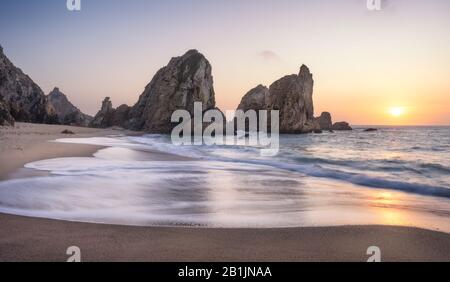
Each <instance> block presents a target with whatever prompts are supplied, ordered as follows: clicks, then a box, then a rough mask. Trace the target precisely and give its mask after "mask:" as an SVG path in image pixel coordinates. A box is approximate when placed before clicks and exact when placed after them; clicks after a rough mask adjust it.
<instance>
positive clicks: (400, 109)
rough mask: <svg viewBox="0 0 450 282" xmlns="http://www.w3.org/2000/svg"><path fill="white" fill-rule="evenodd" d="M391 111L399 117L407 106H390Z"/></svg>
mask: <svg viewBox="0 0 450 282" xmlns="http://www.w3.org/2000/svg"><path fill="white" fill-rule="evenodd" d="M389 113H390V114H391V115H392V116H394V117H399V116H401V115H403V114H404V113H405V107H390V108H389Z"/></svg>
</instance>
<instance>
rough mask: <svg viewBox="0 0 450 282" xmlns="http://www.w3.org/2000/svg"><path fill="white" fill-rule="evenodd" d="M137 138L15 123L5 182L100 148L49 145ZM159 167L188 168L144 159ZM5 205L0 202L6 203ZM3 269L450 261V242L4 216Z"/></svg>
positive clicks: (400, 234)
mask: <svg viewBox="0 0 450 282" xmlns="http://www.w3.org/2000/svg"><path fill="white" fill-rule="evenodd" d="M64 129H70V130H72V131H73V132H74V133H75V135H70V136H69V137H71V138H72V137H73V138H77V137H92V136H107V135H111V134H137V133H132V132H126V131H121V130H111V129H107V130H100V129H88V128H77V127H68V126H59V125H58V126H54V125H36V124H25V123H17V124H16V127H14V128H7V127H3V128H0V179H2V180H4V179H7V178H11V177H17V176H18V174H17V171H20V169H22V168H23V165H24V164H26V163H28V162H31V161H36V160H41V159H49V158H58V157H75V156H80V157H81V156H90V155H92V154H93V153H95V152H96V151H97V150H99V149H100V148H101V147H99V146H92V145H76V144H64V143H53V142H49V141H52V140H55V139H57V138H64V137H68V136H67V135H64V134H61V131H62V130H64ZM146 153H147V154H149V156H150V157H151V158H154V159H155V160H167V161H171V160H182V159H180V158H179V157H176V156H172V155H169V154H166V153H159V152H146ZM0 200H1V199H0ZM0 225H1V228H0V261H65V260H66V259H67V255H66V254H65V253H66V249H67V248H68V247H69V246H78V247H80V248H81V251H82V260H83V261H361V262H362V261H366V260H367V258H368V255H366V250H367V248H368V247H369V246H378V247H379V248H380V249H381V252H382V260H383V261H450V234H447V233H441V232H436V231H429V230H423V229H417V228H408V227H394V226H342V227H308V228H272V229H214V228H183V227H176V228H172V227H171V228H168V227H134V226H118V225H104V224H88V223H76V222H67V221H58V220H48V219H39V218H29V217H22V216H14V215H5V214H1V215H0Z"/></svg>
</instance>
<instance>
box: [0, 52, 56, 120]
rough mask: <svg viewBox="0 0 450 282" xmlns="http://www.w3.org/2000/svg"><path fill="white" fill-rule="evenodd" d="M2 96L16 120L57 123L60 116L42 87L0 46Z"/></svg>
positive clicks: (0, 85)
mask: <svg viewBox="0 0 450 282" xmlns="http://www.w3.org/2000/svg"><path fill="white" fill-rule="evenodd" d="M0 96H2V97H3V101H4V105H5V106H6V107H7V108H8V109H9V113H10V115H11V116H12V117H13V118H14V119H15V120H16V121H23V122H35V123H57V122H58V118H57V116H56V113H55V111H54V109H53V107H51V106H50V105H48V104H47V98H46V96H45V95H44V93H43V92H42V90H41V88H39V86H38V85H37V84H36V83H34V82H33V80H31V78H30V77H28V76H27V75H26V74H24V73H23V72H22V70H20V69H19V68H17V67H15V66H14V65H13V63H11V61H10V60H9V59H8V58H7V57H6V55H5V54H4V53H3V48H1V46H0Z"/></svg>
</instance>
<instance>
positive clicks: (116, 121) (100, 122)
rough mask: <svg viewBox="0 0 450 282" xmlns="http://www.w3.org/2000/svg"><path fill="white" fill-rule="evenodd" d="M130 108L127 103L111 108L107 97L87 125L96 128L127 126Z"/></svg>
mask: <svg viewBox="0 0 450 282" xmlns="http://www.w3.org/2000/svg"><path fill="white" fill-rule="evenodd" d="M130 110H131V108H130V107H129V106H127V105H125V104H124V105H121V106H119V107H118V108H117V109H115V108H113V106H112V102H111V100H110V98H109V97H106V98H105V99H104V100H103V102H102V107H101V109H100V111H99V112H98V113H97V114H96V115H95V117H94V119H93V120H92V121H91V122H90V124H89V126H91V127H96V128H107V127H112V126H119V127H123V128H127V127H129V119H130V115H129V114H130Z"/></svg>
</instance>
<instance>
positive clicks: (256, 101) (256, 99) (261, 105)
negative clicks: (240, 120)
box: [237, 84, 269, 112]
mask: <svg viewBox="0 0 450 282" xmlns="http://www.w3.org/2000/svg"><path fill="white" fill-rule="evenodd" d="M268 96H269V88H267V87H266V86H264V85H261V84H260V85H258V86H256V87H255V88H253V89H252V90H250V91H248V92H247V94H245V95H244V97H242V100H241V103H240V104H239V106H238V108H237V109H238V110H243V111H244V112H246V111H248V110H255V111H259V110H265V109H267V101H266V100H267V97H268Z"/></svg>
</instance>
